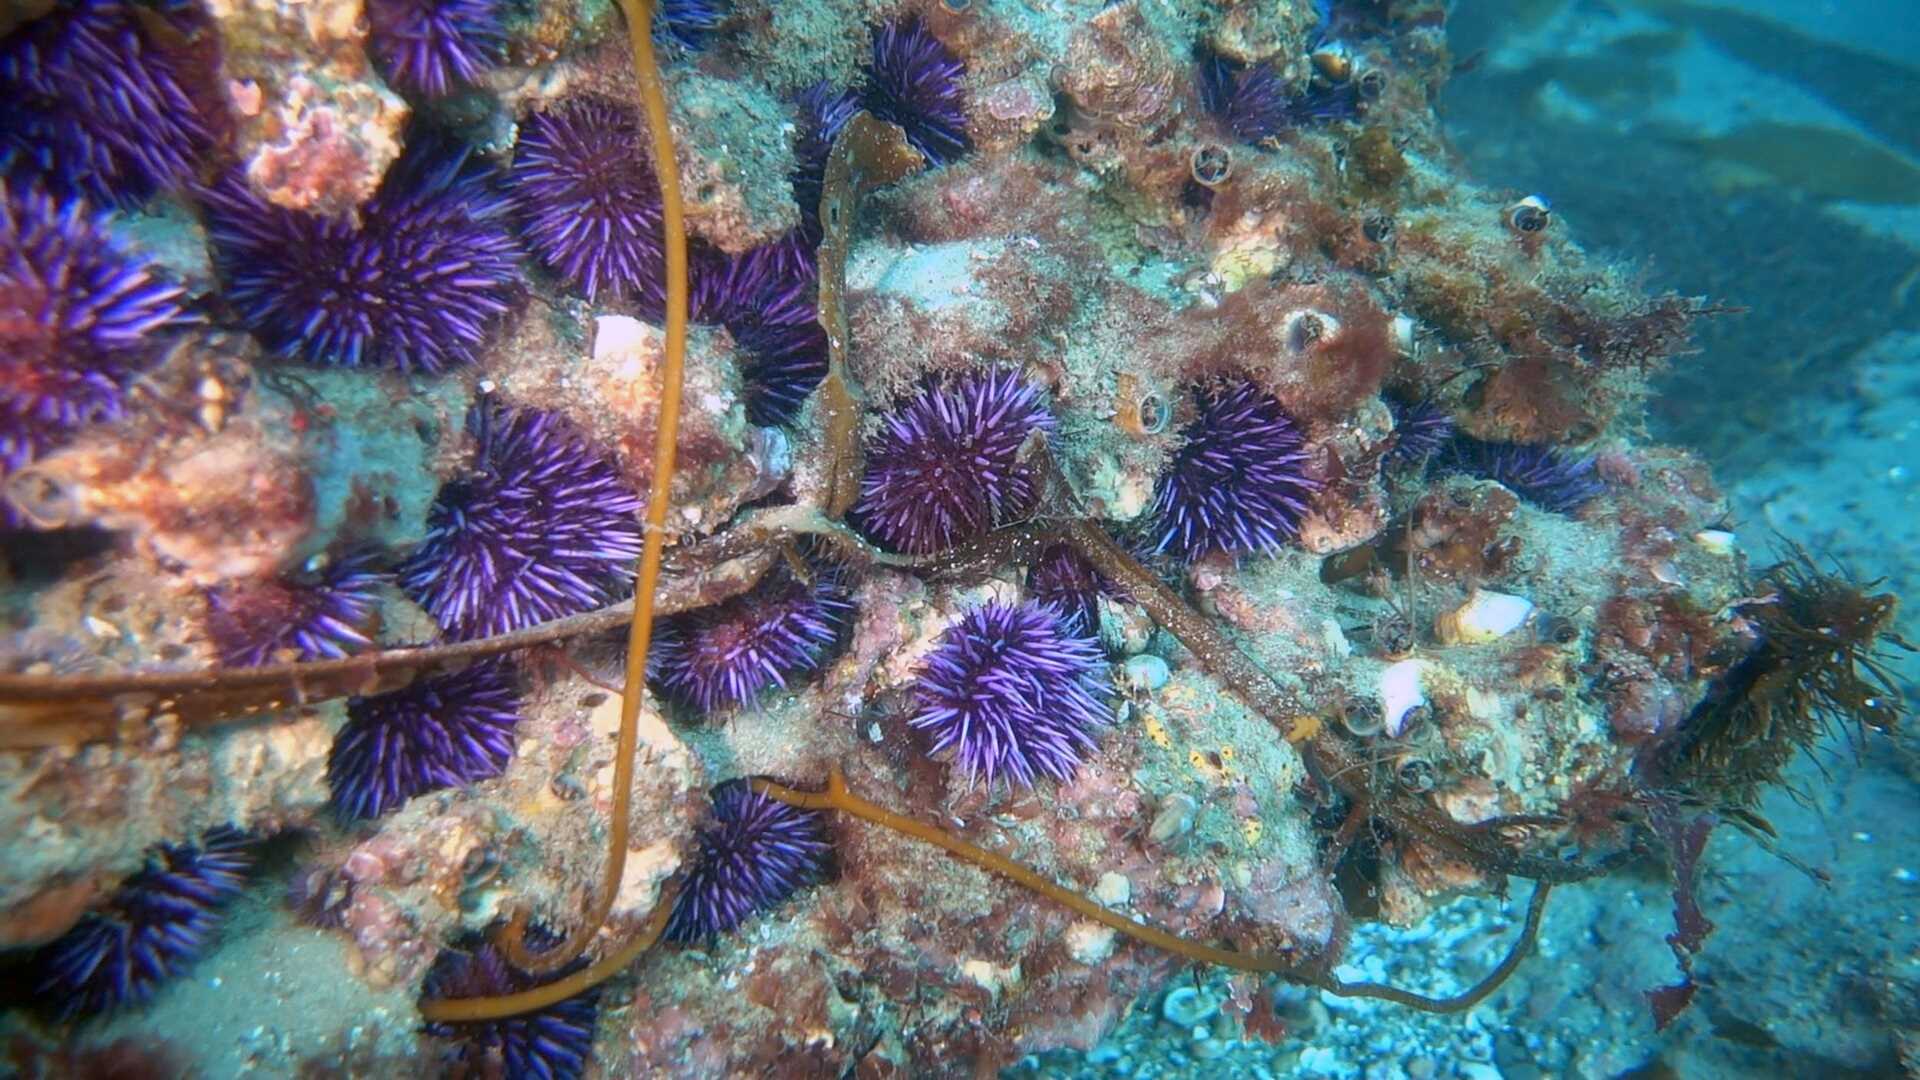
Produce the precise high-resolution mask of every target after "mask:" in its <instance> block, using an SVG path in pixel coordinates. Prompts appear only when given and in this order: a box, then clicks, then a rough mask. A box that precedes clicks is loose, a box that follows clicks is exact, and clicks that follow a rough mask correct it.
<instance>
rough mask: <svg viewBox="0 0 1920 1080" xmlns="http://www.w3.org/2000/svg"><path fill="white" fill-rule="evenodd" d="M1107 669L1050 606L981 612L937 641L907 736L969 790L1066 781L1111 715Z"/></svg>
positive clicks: (1089, 642) (1095, 649)
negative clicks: (915, 734) (949, 759)
mask: <svg viewBox="0 0 1920 1080" xmlns="http://www.w3.org/2000/svg"><path fill="white" fill-rule="evenodd" d="M1106 667H1107V665H1106V660H1105V659H1104V658H1103V657H1102V655H1101V653H1100V645H1099V643H1098V642H1097V641H1095V640H1094V638H1093V637H1092V636H1091V633H1090V632H1089V631H1088V630H1086V629H1085V628H1084V627H1080V626H1078V625H1076V624H1075V622H1074V621H1073V619H1071V618H1070V617H1068V616H1065V615H1063V614H1062V613H1061V611H1060V609H1059V608H1057V607H1054V606H1052V605H1050V604H1041V603H1035V602H1031V601H1029V602H1027V603H1024V604H1006V603H999V602H994V603H988V604H983V605H981V606H980V607H977V608H974V609H973V610H972V611H969V612H967V613H966V614H965V615H962V616H961V617H960V621H959V622H958V623H955V624H954V625H953V626H951V627H949V628H948V629H947V631H946V633H944V634H942V635H941V636H940V642H939V644H938V645H936V646H935V647H934V650H933V652H932V653H931V654H930V655H929V656H928V657H927V660H926V664H925V666H924V667H923V668H922V670H921V672H920V676H919V679H918V681H916V682H915V684H914V690H913V717H912V719H911V720H910V721H908V722H909V723H910V724H911V725H912V726H913V727H915V728H917V729H919V730H921V731H924V732H926V733H928V734H929V735H930V736H931V737H932V739H933V745H932V747H931V749H932V752H933V753H936V754H937V753H940V752H942V751H944V750H948V749H951V750H952V751H953V767H954V768H956V769H958V770H959V771H960V772H961V773H962V774H964V775H965V776H966V778H967V782H968V783H969V784H972V783H974V782H976V781H984V782H985V783H986V784H987V785H988V786H989V787H991V786H992V785H993V783H994V781H995V780H996V779H1003V778H1004V779H1005V780H1006V781H1007V782H1008V783H1009V784H1011V785H1013V786H1016V787H1032V786H1033V783H1034V781H1035V779H1037V778H1038V777H1040V776H1050V777H1052V778H1053V779H1054V780H1056V781H1060V782H1063V783H1064V782H1065V781H1067V780H1070V779H1072V778H1073V774H1074V771H1075V770H1076V769H1078V768H1079V767H1080V762H1081V761H1082V760H1083V759H1084V758H1085V756H1086V755H1087V754H1088V753H1090V752H1091V751H1092V750H1093V749H1094V746H1095V745H1096V744H1095V741H1094V733H1095V732H1096V731H1099V730H1100V729H1101V728H1103V727H1105V726H1106V725H1107V723H1108V721H1109V719H1110V718H1111V715H1112V710H1111V709H1109V708H1108V707H1107V706H1106V705H1104V704H1102V702H1101V698H1102V696H1103V695H1104V690H1103V688H1102V676H1103V675H1104V673H1105V672H1106Z"/></svg>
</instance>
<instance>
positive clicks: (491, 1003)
mask: <svg viewBox="0 0 1920 1080" xmlns="http://www.w3.org/2000/svg"><path fill="white" fill-rule="evenodd" d="M679 894H680V884H679V882H677V881H669V882H667V883H666V884H665V885H662V886H660V898H659V899H658V900H656V901H654V905H653V914H651V915H649V916H647V925H646V927H645V928H644V929H642V930H641V932H640V936H639V937H637V938H634V939H633V940H632V941H630V942H628V943H627V944H625V945H623V946H621V947H620V948H618V949H615V950H614V951H613V952H610V953H608V954H607V955H605V956H603V957H601V958H600V959H599V960H598V961H596V962H595V963H593V964H591V965H589V966H587V967H584V968H581V969H580V970H579V971H576V972H574V973H573V974H571V975H568V976H567V977H566V978H564V979H555V980H554V981H552V982H550V983H547V984H546V985H544V986H536V987H534V988H533V989H531V990H522V991H520V992H519V993H517V994H501V995H499V996H498V997H478V998H446V999H444V1000H441V1001H423V1002H421V1003H420V1016H421V1017H422V1018H423V1019H425V1020H426V1021H427V1022H428V1023H441V1024H470V1023H473V1022H475V1021H479V1020H499V1019H501V1018H502V1017H507V1016H518V1015H520V1014H521V1013H530V1012H534V1011H536V1010H539V1009H544V1008H546V1007H547V1006H549V1005H556V1004H559V1003H560V1002H562V1001H565V1000H567V999H568V998H570V997H572V996H574V995H575V994H579V993H582V992H584V991H587V990H591V989H593V988H594V987H596V986H598V985H600V984H601V983H603V982H606V981H607V980H608V979H611V978H613V977H614V976H615V975H618V974H620V972H621V971H622V970H624V969H625V968H626V966H627V965H628V964H631V963H633V962H634V961H635V960H637V959H639V958H640V954H641V953H644V952H646V951H647V950H648V949H651V948H653V946H654V943H655V942H657V941H659V940H660V935H661V934H663V933H665V932H666V929H667V919H668V917H670V916H671V915H672V914H673V901H674V898H675V897H677V896H678V895H679ZM540 955H542V956H544V955H546V954H545V953H542V954H540Z"/></svg>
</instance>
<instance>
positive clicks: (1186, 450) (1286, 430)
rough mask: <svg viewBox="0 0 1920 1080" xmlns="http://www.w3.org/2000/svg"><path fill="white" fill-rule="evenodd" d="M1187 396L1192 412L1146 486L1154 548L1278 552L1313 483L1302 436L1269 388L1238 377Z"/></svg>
mask: <svg viewBox="0 0 1920 1080" xmlns="http://www.w3.org/2000/svg"><path fill="white" fill-rule="evenodd" d="M1195 399H1196V402H1197V404H1198V406H1199V413H1198V415H1196V416H1195V417H1194V419H1193V421H1192V422H1191V423H1189V424H1188V425H1187V427H1186V430H1185V431H1184V432H1182V434H1183V436H1184V437H1185V444H1184V445H1183V446H1181V447H1180V449H1179V450H1178V451H1176V452H1175V453H1174V456H1173V461H1172V462H1171V463H1170V464H1169V465H1168V467H1167V471H1166V472H1165V473H1163V474H1162V475H1161V477H1160V486H1159V488H1158V489H1157V490H1156V491H1155V493H1154V500H1153V507H1152V511H1151V513H1152V516H1153V520H1154V522H1155V528H1156V530H1157V531H1158V533H1159V540H1158V542H1157V546H1156V548H1155V550H1156V551H1160V552H1165V551H1172V552H1173V553H1175V554H1176V555H1178V556H1179V557H1181V558H1183V559H1189V560H1191V559H1197V558H1200V557H1201V556H1203V555H1207V554H1210V553H1213V552H1226V553H1228V554H1234V555H1239V554H1249V553H1253V552H1264V553H1267V554H1274V553H1276V552H1278V551H1279V550H1280V545H1281V544H1282V542H1284V541H1286V540H1288V539H1291V538H1292V537H1294V536H1295V535H1297V534H1298V533H1299V531H1300V519H1301V518H1302V517H1304V516H1305V514H1306V512H1307V500H1308V499H1310V498H1311V497H1312V496H1313V493H1314V492H1316V491H1318V490H1319V489H1320V482H1319V481H1318V480H1315V479H1313V478H1312V477H1310V476H1308V475H1307V473H1306V471H1305V470H1306V465H1307V461H1308V454H1307V450H1306V440H1305V438H1304V437H1303V436H1302V435H1301V433H1300V429H1299V427H1298V426H1297V425H1296V424H1295V423H1294V422H1293V419H1292V418H1291V417H1289V416H1288V415H1287V414H1286V413H1285V412H1284V411H1283V410H1282V409H1281V408H1280V403H1279V402H1278V401H1276V400H1275V399H1274V397H1273V395H1272V394H1269V393H1267V392H1266V391H1265V390H1263V389H1261V388H1260V387H1258V386H1256V385H1254V384H1253V383H1251V382H1249V381H1247V380H1245V379H1236V380H1231V381H1227V382H1220V383H1212V384H1209V385H1206V386H1203V387H1201V388H1200V390H1199V391H1198V392H1197V393H1196V395H1195Z"/></svg>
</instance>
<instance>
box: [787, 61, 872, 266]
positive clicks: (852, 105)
mask: <svg viewBox="0 0 1920 1080" xmlns="http://www.w3.org/2000/svg"><path fill="white" fill-rule="evenodd" d="M795 104H796V105H797V106H798V107H799V110H800V135H799V137H798V138H797V139H795V140H794V143H793V162H794V166H793V177H792V180H793V201H794V202H795V203H798V204H799V206H800V222H801V231H802V232H803V233H805V234H806V236H807V238H808V239H809V241H810V242H812V243H819V241H820V196H821V195H822V194H823V186H824V183H825V180H826V176H827V155H828V154H829V153H831V152H832V150H833V140H835V139H837V138H839V137H840V130H841V129H842V128H844V127H846V126H847V121H849V120H852V119H853V117H854V114H856V113H858V112H859V111H860V95H858V94H856V93H854V92H853V91H851V90H837V89H835V88H834V86H833V84H832V83H830V82H827V81H825V80H824V79H823V80H821V81H820V82H817V83H814V84H813V85H812V86H809V87H807V88H806V89H805V90H803V91H801V93H800V98H799V100H798V101H797V102H796V103H795Z"/></svg>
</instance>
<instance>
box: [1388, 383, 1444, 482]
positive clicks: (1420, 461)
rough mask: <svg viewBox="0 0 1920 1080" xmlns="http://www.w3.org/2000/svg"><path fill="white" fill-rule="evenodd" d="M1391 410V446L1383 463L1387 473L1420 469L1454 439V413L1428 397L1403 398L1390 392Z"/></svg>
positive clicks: (1436, 457) (1434, 458)
mask: <svg viewBox="0 0 1920 1080" xmlns="http://www.w3.org/2000/svg"><path fill="white" fill-rule="evenodd" d="M1386 402H1387V411H1389V412H1391V413H1392V414H1393V449H1391V450H1388V451H1387V456H1386V459H1385V461H1384V462H1383V463H1382V464H1383V466H1384V467H1385V469H1386V471H1387V472H1389V473H1397V472H1403V471H1407V470H1413V471H1415V472H1419V471H1423V470H1424V469H1425V468H1426V466H1427V465H1428V463H1430V462H1433V461H1435V460H1437V459H1438V458H1439V457H1440V455H1441V453H1442V452H1443V451H1445V450H1446V448H1447V444H1448V443H1449V442H1450V441H1451V440H1452V439H1453V426H1454V425H1453V416H1452V414H1450V413H1448V412H1447V410H1445V409H1443V408H1441V407H1439V406H1438V405H1435V404H1433V403H1432V402H1430V401H1406V400H1403V399H1401V398H1397V397H1391V396H1389V397H1388V398H1387V399H1386Z"/></svg>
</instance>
